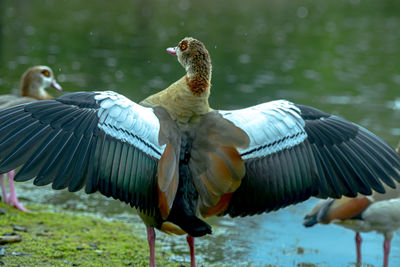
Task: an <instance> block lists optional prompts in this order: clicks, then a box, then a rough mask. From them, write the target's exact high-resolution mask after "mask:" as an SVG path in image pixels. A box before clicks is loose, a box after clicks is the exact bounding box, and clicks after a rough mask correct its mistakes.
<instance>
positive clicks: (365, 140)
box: [0, 37, 400, 266]
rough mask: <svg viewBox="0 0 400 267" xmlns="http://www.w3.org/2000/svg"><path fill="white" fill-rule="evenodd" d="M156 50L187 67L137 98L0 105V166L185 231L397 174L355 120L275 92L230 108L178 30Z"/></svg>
mask: <svg viewBox="0 0 400 267" xmlns="http://www.w3.org/2000/svg"><path fill="white" fill-rule="evenodd" d="M167 52H169V53H170V54H172V55H175V56H177V59H178V61H179V63H180V64H181V65H182V66H183V67H184V69H185V70H186V74H185V75H184V76H183V77H182V78H180V79H179V80H178V81H176V82H175V83H173V84H172V85H170V86H169V87H168V88H167V89H165V90H163V91H161V92H159V93H157V94H155V95H152V96H150V97H148V98H147V99H145V100H143V101H142V102H141V103H140V104H137V103H135V102H133V101H131V100H129V99H127V98H126V97H124V96H122V95H120V94H118V93H115V92H111V91H107V92H76V93H71V94H65V95H63V96H61V97H59V98H57V99H54V100H48V101H42V102H38V103H30V104H26V105H22V106H17V107H12V108H9V109H7V110H2V111H0V172H7V171H9V170H12V169H15V168H16V167H17V166H20V165H23V166H22V168H21V170H20V171H19V172H18V174H17V175H16V177H15V180H16V181H27V180H30V179H32V178H34V184H35V185H47V184H52V188H53V189H63V188H67V187H68V190H69V191H71V192H74V191H78V190H80V189H82V188H83V187H85V192H86V193H93V192H96V191H99V192H100V193H101V194H103V195H105V196H108V197H113V198H115V199H119V200H121V201H124V202H126V203H128V204H130V205H131V206H132V207H135V208H136V209H137V210H138V211H139V214H140V216H141V218H142V219H143V221H144V222H145V224H146V226H147V235H148V241H149V245H150V263H149V265H150V266H156V262H155V256H154V255H155V254H154V253H155V251H154V242H155V232H154V228H157V229H159V230H161V231H164V232H167V233H174V234H185V233H186V234H188V236H187V241H188V243H189V247H190V252H191V266H195V265H196V264H195V253H194V237H197V236H204V235H206V234H210V233H211V226H209V225H208V224H207V223H206V222H204V221H203V220H202V219H201V218H200V215H201V216H202V217H210V216H214V215H226V214H228V215H230V216H232V217H236V216H249V215H255V214H260V213H263V212H269V211H271V210H278V209H280V208H282V207H285V206H288V205H290V204H295V203H298V202H301V201H304V200H306V199H308V198H310V197H311V196H318V197H325V198H326V197H336V198H338V197H341V196H342V195H346V196H350V197H355V196H356V195H357V193H362V194H365V195H368V194H371V193H372V190H374V191H377V192H380V193H383V192H384V190H385V189H384V184H386V185H389V186H390V187H394V186H395V182H394V180H396V181H400V157H399V155H398V154H397V153H396V152H395V151H394V150H393V149H392V148H390V147H389V146H388V145H387V144H386V143H384V142H383V141H382V140H381V139H379V138H378V137H377V136H375V135H374V134H372V133H370V132H369V131H367V130H366V129H364V128H362V127H360V126H358V125H356V124H353V123H351V122H348V121H346V120H344V119H342V118H340V117H337V116H333V115H330V114H328V113H325V112H322V111H320V110H317V109H315V108H312V107H308V106H304V105H298V104H294V103H291V102H289V101H286V100H278V101H271V102H267V103H263V104H259V105H256V106H253V107H249V108H244V109H240V110H231V111H222V110H213V109H211V108H210V106H209V104H208V98H209V95H210V88H211V59H210V55H209V53H208V51H207V49H206V48H205V46H204V44H203V43H202V42H200V41H199V40H196V39H194V38H190V37H187V38H184V39H183V40H182V41H180V42H179V44H178V46H177V47H174V48H168V49H167Z"/></svg>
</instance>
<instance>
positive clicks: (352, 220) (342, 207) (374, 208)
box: [303, 147, 400, 267]
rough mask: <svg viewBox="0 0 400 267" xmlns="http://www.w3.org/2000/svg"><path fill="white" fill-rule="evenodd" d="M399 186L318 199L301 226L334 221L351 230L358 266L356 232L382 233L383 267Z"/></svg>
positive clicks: (399, 212) (395, 225) (398, 216)
mask: <svg viewBox="0 0 400 267" xmlns="http://www.w3.org/2000/svg"><path fill="white" fill-rule="evenodd" d="M399 149H400V147H398V148H397V152H399ZM399 186H400V184H398V183H396V188H395V189H393V188H389V187H387V186H385V190H386V192H385V193H384V194H381V193H377V192H374V193H373V194H372V195H371V196H358V197H357V198H348V197H342V198H340V199H326V200H321V201H319V202H317V204H316V205H315V207H314V208H313V209H312V210H311V212H310V213H309V214H307V215H306V216H305V217H304V222H303V225H304V226H305V227H312V226H314V225H316V224H318V223H320V224H329V223H334V224H336V225H340V226H343V227H345V228H348V229H351V230H353V231H355V232H356V235H355V243H356V254H357V264H358V265H361V263H362V256H361V243H362V238H361V235H360V232H363V233H364V232H365V233H366V232H371V231H376V232H378V233H380V234H382V235H383V236H384V242H383V267H388V266H389V253H390V246H391V240H392V238H393V235H394V233H395V231H397V230H398V229H399V228H400V187H399Z"/></svg>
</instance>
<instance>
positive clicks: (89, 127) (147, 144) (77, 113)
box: [0, 92, 164, 214]
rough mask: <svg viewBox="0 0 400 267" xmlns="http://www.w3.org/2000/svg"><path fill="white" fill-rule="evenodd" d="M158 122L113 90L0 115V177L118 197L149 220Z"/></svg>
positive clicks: (159, 152) (40, 103)
mask: <svg viewBox="0 0 400 267" xmlns="http://www.w3.org/2000/svg"><path fill="white" fill-rule="evenodd" d="M159 129H160V125H159V121H158V119H157V117H156V116H155V114H154V113H153V110H152V109H151V108H145V107H142V106H140V105H138V104H136V103H134V102H132V101H130V100H128V99H127V98H125V97H124V96H122V95H119V94H117V93H114V92H80V93H71V94H66V95H63V96H61V97H60V98H58V99H54V100H44V101H38V102H35V103H30V104H25V105H19V106H15V107H12V108H9V109H6V110H2V111H0V162H1V163H0V173H5V172H8V171H10V170H12V169H15V168H17V167H19V166H21V165H22V168H21V170H20V171H19V172H18V174H17V176H16V177H15V180H16V181H26V180H29V179H32V178H35V180H34V184H36V185H46V184H50V183H52V187H53V188H54V189H62V188H66V187H68V190H69V191H77V190H80V189H81V188H82V187H84V186H85V191H86V192H87V193H92V192H95V191H100V193H102V194H104V195H106V196H111V197H113V198H116V199H120V200H121V201H124V202H126V203H129V204H131V205H132V206H134V207H136V208H138V209H139V210H141V211H142V212H144V213H147V214H154V212H155V209H156V208H157V207H158V202H157V180H156V179H157V177H156V176H157V175H156V174H157V164H158V160H159V159H160V158H161V155H162V153H163V150H164V146H161V145H159V143H158V134H159Z"/></svg>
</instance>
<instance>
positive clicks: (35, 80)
mask: <svg viewBox="0 0 400 267" xmlns="http://www.w3.org/2000/svg"><path fill="white" fill-rule="evenodd" d="M48 87H52V88H54V89H56V90H57V91H62V88H61V86H60V85H59V84H58V83H57V81H56V79H55V77H54V73H53V71H52V70H51V68H50V67H48V66H34V67H31V68H29V69H28V70H26V71H25V73H24V74H23V75H22V78H21V86H20V95H13V94H8V95H0V110H1V109H5V108H9V107H12V106H16V105H19V104H25V103H30V102H34V101H38V100H45V99H51V98H53V97H52V96H51V95H50V94H49V93H47V92H46V88H48ZM14 175H15V171H14V170H11V171H9V172H8V173H7V176H8V185H9V188H10V194H8V193H7V189H6V185H5V182H4V173H2V174H0V186H1V189H2V192H3V201H4V202H5V203H7V204H9V205H11V206H13V207H15V208H17V209H19V210H21V211H25V212H26V211H28V210H27V209H26V208H25V207H24V206H23V205H22V204H21V203H20V202H19V201H18V197H17V193H16V191H15V186H14V180H13V179H14Z"/></svg>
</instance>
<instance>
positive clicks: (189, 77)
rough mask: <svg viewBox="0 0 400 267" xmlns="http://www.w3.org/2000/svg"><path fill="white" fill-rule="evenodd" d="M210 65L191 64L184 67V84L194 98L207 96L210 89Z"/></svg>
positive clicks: (201, 63) (205, 63)
mask: <svg viewBox="0 0 400 267" xmlns="http://www.w3.org/2000/svg"><path fill="white" fill-rule="evenodd" d="M211 69H212V67H211V64H210V62H208V61H207V62H206V61H204V62H192V63H191V64H189V65H188V66H187V67H186V83H187V86H188V88H189V89H190V91H191V92H192V93H193V94H194V95H195V96H201V95H202V94H204V93H207V91H208V94H209V90H210V87H211Z"/></svg>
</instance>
